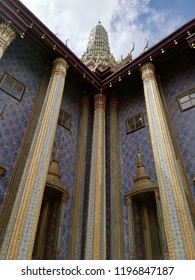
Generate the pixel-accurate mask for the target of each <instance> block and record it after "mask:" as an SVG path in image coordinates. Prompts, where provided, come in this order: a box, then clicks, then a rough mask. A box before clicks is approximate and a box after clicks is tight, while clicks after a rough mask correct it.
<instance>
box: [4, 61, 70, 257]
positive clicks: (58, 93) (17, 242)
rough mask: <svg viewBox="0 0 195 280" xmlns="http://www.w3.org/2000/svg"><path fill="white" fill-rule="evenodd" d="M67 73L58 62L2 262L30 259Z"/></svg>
mask: <svg viewBox="0 0 195 280" xmlns="http://www.w3.org/2000/svg"><path fill="white" fill-rule="evenodd" d="M66 72H67V63H66V62H65V60H63V59H62V58H58V59H56V60H55V61H54V66H53V70H52V75H51V78H50V82H49V85H48V89H47V92H46V96H45V100H44V103H43V107H42V111H41V114H40V117H39V120H38V123H37V127H36V130H35V133H34V136H33V139H32V145H31V149H30V151H29V155H28V159H27V161H26V164H25V166H24V171H23V174H22V177H21V181H20V184H19V188H18V192H17V195H16V199H15V202H14V205H13V209H12V214H11V217H10V220H9V223H8V227H7V230H6V234H5V238H4V241H3V244H2V247H1V254H0V255H1V258H2V259H30V258H31V255H32V251H33V245H34V239H35V234H36V228H37V224H38V219H39V213H40V209H41V203H42V197H43V192H44V188H45V182H46V177H47V172H48V168H49V162H50V157H51V151H52V147H53V142H54V136H55V131H56V126H57V120H58V115H59V110H60V105H61V99H62V94H63V90H64V84H65V77H66Z"/></svg>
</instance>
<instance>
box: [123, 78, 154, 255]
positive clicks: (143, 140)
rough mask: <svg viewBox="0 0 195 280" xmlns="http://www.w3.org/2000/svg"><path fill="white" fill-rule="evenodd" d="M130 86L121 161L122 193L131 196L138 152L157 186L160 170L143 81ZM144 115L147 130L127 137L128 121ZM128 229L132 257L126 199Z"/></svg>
mask: <svg viewBox="0 0 195 280" xmlns="http://www.w3.org/2000/svg"><path fill="white" fill-rule="evenodd" d="M132 84H133V83H131V86H127V87H126V89H125V91H123V92H121V93H120V107H119V138H120V160H121V179H122V180H121V192H122V194H123V195H125V194H127V193H128V192H129V191H130V190H131V188H132V187H133V185H134V182H133V179H134V177H135V175H136V170H137V149H138V146H139V148H140V151H141V155H142V159H143V163H144V165H145V169H146V172H147V173H148V175H149V176H150V177H151V179H152V181H153V182H154V183H156V182H157V180H156V171H155V165H154V158H153V153H152V146H151V140H150V133H149V126H148V119H147V114H146V107H145V100H144V94H143V86H142V82H141V80H139V79H138V80H137V81H135V82H134V85H135V86H133V85H132ZM141 112H142V113H143V114H144V122H145V127H144V128H141V129H139V130H137V131H135V132H133V133H130V134H126V126H125V121H126V120H127V119H128V118H130V117H132V116H134V115H136V114H138V113H141ZM124 229H125V232H124V234H125V253H126V257H127V255H128V220H127V205H126V201H125V200H124Z"/></svg>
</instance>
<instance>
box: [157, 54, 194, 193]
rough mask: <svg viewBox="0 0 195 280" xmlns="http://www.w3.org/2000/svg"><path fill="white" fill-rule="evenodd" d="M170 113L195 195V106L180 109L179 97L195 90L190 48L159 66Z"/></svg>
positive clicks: (192, 59)
mask: <svg viewBox="0 0 195 280" xmlns="http://www.w3.org/2000/svg"><path fill="white" fill-rule="evenodd" d="M158 72H159V75H160V78H161V82H162V86H163V90H164V94H165V98H166V102H167V105H168V109H169V113H170V116H171V119H172V122H173V125H174V129H175V133H176V136H177V139H178V143H179V147H180V151H181V154H182V158H183V162H184V165H185V167H186V171H187V175H188V178H189V182H190V184H191V187H192V191H193V194H194V196H195V187H194V185H193V182H192V179H193V177H194V176H195V162H194V159H195V137H194V135H195V126H194V120H195V108H191V109H189V110H187V111H184V112H181V111H180V108H179V106H178V103H177V100H176V97H177V96H178V95H180V94H182V93H185V92H186V91H188V90H191V89H193V88H194V90H195V54H194V50H192V49H189V50H187V51H185V52H184V53H182V54H181V55H180V56H179V57H178V56H177V57H174V58H173V59H171V60H169V61H167V62H166V63H164V64H163V66H161V67H160V68H159V69H158Z"/></svg>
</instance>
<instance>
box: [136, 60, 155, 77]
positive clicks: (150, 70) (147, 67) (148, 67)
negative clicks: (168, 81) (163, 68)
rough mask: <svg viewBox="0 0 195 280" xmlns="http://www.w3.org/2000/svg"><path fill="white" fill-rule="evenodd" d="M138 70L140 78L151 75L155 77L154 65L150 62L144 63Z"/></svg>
mask: <svg viewBox="0 0 195 280" xmlns="http://www.w3.org/2000/svg"><path fill="white" fill-rule="evenodd" d="M140 71H141V73H142V80H143V81H144V80H146V79H149V78H151V77H155V67H154V65H153V64H152V63H151V62H148V63H146V64H144V65H143V66H142V67H141V68H140Z"/></svg>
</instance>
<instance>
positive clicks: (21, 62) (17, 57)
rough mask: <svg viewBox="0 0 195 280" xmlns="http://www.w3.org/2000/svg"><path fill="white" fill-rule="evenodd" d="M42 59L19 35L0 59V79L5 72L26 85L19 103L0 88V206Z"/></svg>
mask: <svg viewBox="0 0 195 280" xmlns="http://www.w3.org/2000/svg"><path fill="white" fill-rule="evenodd" d="M45 61H47V60H46V59H45V57H44V55H43V53H42V52H41V51H40V50H39V49H37V48H36V47H35V46H33V45H32V44H31V43H29V42H28V40H27V39H23V40H22V39H20V38H18V39H16V40H15V41H14V42H13V43H11V44H10V46H9V47H8V49H7V50H6V52H5V54H4V55H3V57H2V59H1V60H0V78H1V76H2V75H3V74H4V72H8V73H9V74H10V75H12V76H13V77H15V78H16V79H17V80H19V81H20V82H22V83H23V84H24V85H25V86H26V91H25V93H24V96H23V98H22V101H21V102H19V101H17V100H16V99H14V98H13V97H11V96H9V95H8V94H6V93H5V92H3V91H1V90H0V109H1V108H2V107H3V106H4V105H6V108H5V113H4V116H3V119H2V120H1V121H0V162H1V164H3V165H5V167H6V168H7V173H6V175H5V176H4V177H2V178H1V181H0V209H1V208H2V205H3V201H4V199H5V196H6V193H7V188H8V184H9V181H10V179H11V175H12V172H13V169H14V166H15V162H16V159H17V156H18V153H19V149H20V145H21V142H22V139H23V136H24V133H25V130H26V127H27V124H28V121H29V118H30V114H31V112H32V109H33V105H34V102H35V99H36V96H37V93H38V90H39V87H40V84H41V80H42V77H43V70H44V66H45Z"/></svg>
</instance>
